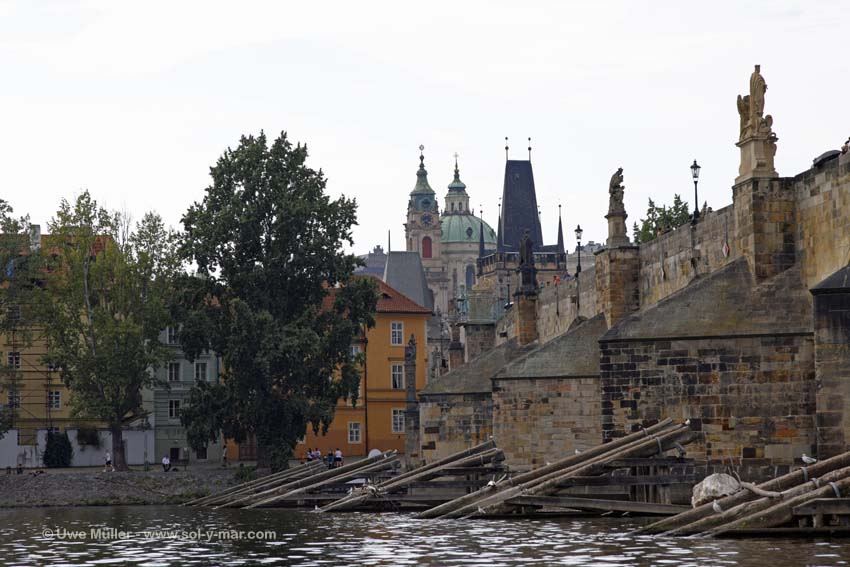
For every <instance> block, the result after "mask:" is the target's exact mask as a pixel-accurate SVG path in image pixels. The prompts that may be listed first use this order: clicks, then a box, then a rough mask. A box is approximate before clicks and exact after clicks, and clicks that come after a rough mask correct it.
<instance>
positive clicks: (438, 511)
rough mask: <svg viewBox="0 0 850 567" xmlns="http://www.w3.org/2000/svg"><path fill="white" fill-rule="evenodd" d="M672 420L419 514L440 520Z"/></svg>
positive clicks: (660, 428)
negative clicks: (501, 491) (492, 495)
mask: <svg viewBox="0 0 850 567" xmlns="http://www.w3.org/2000/svg"><path fill="white" fill-rule="evenodd" d="M672 423H673V420H672V419H665V420H663V421H661V422H659V423H657V424H655V425H653V426H652V427H649V428H647V429H645V430H643V431H639V432H637V433H632V434H630V435H626V436H625V437H621V438H619V439H615V440H614V441H611V442H610V443H603V444H601V445H596V446H594V447H592V448H591V449H588V450H587V451H585V452H583V453H579V454H578V455H570V456H568V457H564V458H562V459H559V460H557V461H555V462H554V463H551V464H548V465H545V466H543V467H539V468H537V469H534V470H531V471H528V472H526V473H522V474H519V475H517V476H515V477H513V478H509V479H505V480H503V481H500V482H497V483H495V484H488V485H487V486H484V487H482V488H480V489H479V490H477V491H476V492H472V493H470V494H465V495H463V496H461V497H460V498H456V499H454V500H451V501H449V502H446V503H445V504H441V505H439V506H435V507H434V508H430V509H429V510H425V511H423V512H420V513H419V516H418V517H419V518H438V517H440V516H442V515H443V514H445V513H447V512H450V511H452V510H456V509H458V508H461V507H464V506H467V505H469V504H471V503H473V502H475V501H477V500H481V499H483V498H485V497H487V496H488V495H489V494H493V493H495V492H498V491H499V490H502V489H504V488H507V487H510V486H515V485H518V484H524V483H527V482H531V481H533V480H536V479H538V478H540V477H542V476H545V475H547V474H550V473H552V472H556V471H561V470H564V469H565V468H567V467H570V466H573V465H576V464H579V463H582V462H586V461H588V460H590V459H593V458H594V457H598V456H599V455H604V454H606V453H609V452H611V451H613V450H616V449H619V448H621V447H624V446H626V445H629V444H630V443H633V442H635V441H639V440H641V439H645V438H646V437H647V435H653V434H655V433H657V432H660V431H664V430H666V429H669V428H670V427H671V426H672Z"/></svg>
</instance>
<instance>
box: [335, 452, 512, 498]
mask: <svg viewBox="0 0 850 567" xmlns="http://www.w3.org/2000/svg"><path fill="white" fill-rule="evenodd" d="M499 457H501V458H504V453H502V451H501V449H489V450H487V451H484V452H482V453H478V454H473V455H468V456H466V457H464V458H461V459H457V460H452V461H448V462H444V463H443V464H441V465H440V466H438V467H430V468H429V467H420V468H419V469H413V470H412V471H410V473H408V474H405V475H401V476H399V477H397V478H392V479H389V480H387V481H385V482H382V483H381V484H378V485H377V486H369V487H365V488H361V489H358V491H357V492H355V493H352V494H351V495H349V496H347V497H346V498H343V499H341V500H337V501H336V502H331V503H330V504H327V505H325V506H324V507H322V508H321V509H320V510H318V511H319V512H332V511H339V510H350V509H352V508H354V507H356V506H359V505H360V504H363V503H364V502H366V501H367V500H370V499H372V498H375V497H377V496H379V495H386V494H389V493H391V492H392V491H394V490H395V491H397V490H400V489H402V488H404V487H405V486H408V485H409V484H411V483H413V482H416V481H420V480H428V479H431V478H434V477H436V476H441V475H442V471H443V470H444V469H447V468H449V467H451V468H457V467H464V466H468V465H470V464H474V463H482V464H483V463H486V462H488V461H493V460H496V459H497V458H499ZM424 469H427V470H424ZM411 473H414V474H411ZM402 477H404V478H402Z"/></svg>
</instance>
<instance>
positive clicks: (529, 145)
mask: <svg viewBox="0 0 850 567" xmlns="http://www.w3.org/2000/svg"><path fill="white" fill-rule="evenodd" d="M528 161H531V136H529V137H528Z"/></svg>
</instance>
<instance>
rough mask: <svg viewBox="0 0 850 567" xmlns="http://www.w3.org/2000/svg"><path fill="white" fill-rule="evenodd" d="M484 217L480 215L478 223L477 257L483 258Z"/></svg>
mask: <svg viewBox="0 0 850 567" xmlns="http://www.w3.org/2000/svg"><path fill="white" fill-rule="evenodd" d="M485 253H486V252H485V251H484V215H481V222H480V223H478V257H479V258H483V257H484V254H485Z"/></svg>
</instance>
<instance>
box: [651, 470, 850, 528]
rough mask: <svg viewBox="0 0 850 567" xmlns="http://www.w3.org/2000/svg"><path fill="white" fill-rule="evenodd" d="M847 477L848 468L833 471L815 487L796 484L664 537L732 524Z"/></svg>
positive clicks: (686, 526) (849, 473)
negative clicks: (776, 493) (777, 495)
mask: <svg viewBox="0 0 850 567" xmlns="http://www.w3.org/2000/svg"><path fill="white" fill-rule="evenodd" d="M848 476H850V467H844V468H843V469H838V470H834V471H831V472H828V473H826V474H825V475H823V476H822V477H820V478H819V479H818V481H817V485H816V483H815V482H812V481H809V482H804V483H803V484H798V485H797V486H794V487H791V488H789V489H788V490H785V491H783V492H780V493H778V494H779V495H780V496H779V497H778V498H776V497H764V498H759V499H757V500H751V501H749V502H744V503H742V504H738V505H737V506H734V507H732V508H729V509H728V510H727V509H724V511H723V512H721V513H719V514H718V513H715V514H714V515H712V516H706V517H705V518H702V519H701V520H697V521H696V522H692V523H690V524H687V525H684V526H681V527H679V528H676V529H674V530H670V531H668V532H666V533H665V535H671V536H673V535H694V534H699V533H703V532H706V531H709V530H712V529H714V528H717V527H719V526H723V525H725V524H729V523H731V522H734V521H735V520H737V519H739V518H744V517H746V516H750V515H751V514H755V513H757V512H760V511H762V510H766V509H768V508H770V507H771V506H774V505H775V504H777V503H780V502H784V501H787V500H788V499H790V498H796V497H797V496H800V495H802V494H806V493H807V492H811V491H813V490H816V489H817V488H819V486H818V485H820V486H823V485H825V484H827V483H830V482H836V481H839V480H841V479H843V478H846V477H848Z"/></svg>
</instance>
